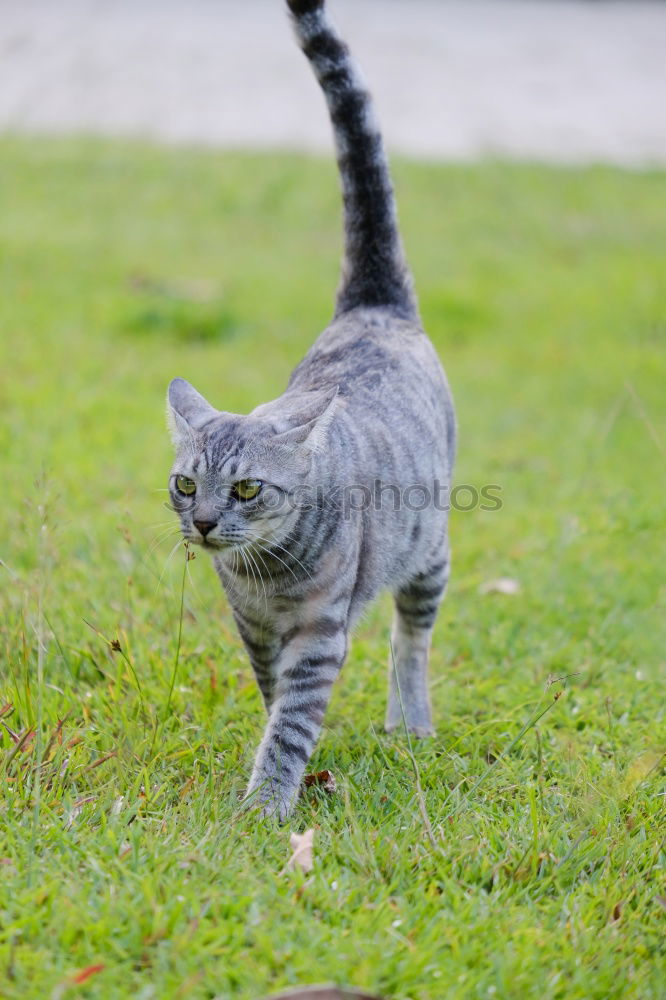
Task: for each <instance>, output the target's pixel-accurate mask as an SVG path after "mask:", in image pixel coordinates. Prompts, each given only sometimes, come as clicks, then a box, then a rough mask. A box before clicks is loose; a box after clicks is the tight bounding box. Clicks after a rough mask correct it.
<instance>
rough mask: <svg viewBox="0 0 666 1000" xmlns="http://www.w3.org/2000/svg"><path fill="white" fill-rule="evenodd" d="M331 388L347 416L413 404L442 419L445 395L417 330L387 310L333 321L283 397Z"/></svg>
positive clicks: (436, 364) (435, 361)
mask: <svg viewBox="0 0 666 1000" xmlns="http://www.w3.org/2000/svg"><path fill="white" fill-rule="evenodd" d="M336 386H337V388H338V392H339V395H340V396H341V397H342V398H343V399H345V402H346V408H347V409H348V410H352V411H353V410H356V409H357V408H358V409H359V410H363V411H367V408H368V405H371V404H373V403H374V404H375V405H381V404H389V409H390V408H391V405H392V406H393V408H394V409H404V407H405V406H407V407H409V405H410V403H413V405H414V406H415V407H418V408H419V409H422V408H423V406H427V407H428V408H431V409H432V410H433V411H435V412H436V411H440V412H442V413H445V412H446V410H447V405H446V404H447V399H448V397H449V395H450V394H449V390H448V385H447V383H446V379H445V376H444V372H443V369H442V366H441V363H440V361H439V358H438V357H437V353H436V351H435V349H434V347H433V345H432V343H431V341H430V340H429V338H428V336H427V335H426V334H425V332H424V331H423V329H422V327H421V325H420V324H419V323H417V322H414V321H413V320H411V319H403V318H401V317H399V316H397V315H395V313H394V312H393V311H392V310H390V309H386V308H367V307H359V308H357V309H354V310H352V311H350V312H349V313H346V314H344V315H343V316H339V317H338V318H336V319H335V320H334V321H333V322H332V323H331V324H330V326H328V327H327V328H326V329H325V330H324V331H323V333H321V334H320V336H319V337H318V338H317V340H316V341H315V343H314V344H313V345H312V347H311V348H310V350H309V351H308V353H307V354H306V355H305V357H304V358H303V360H302V361H301V362H300V364H298V365H297V366H296V368H295V369H294V371H293V373H292V375H291V378H290V380H289V386H288V389H287V392H292V391H294V392H304V391H312V390H318V389H323V388H327V389H328V388H330V389H333V388H335V387H336ZM410 397H411V398H410ZM383 408H384V407H383V405H382V409H383ZM433 415H434V412H433Z"/></svg>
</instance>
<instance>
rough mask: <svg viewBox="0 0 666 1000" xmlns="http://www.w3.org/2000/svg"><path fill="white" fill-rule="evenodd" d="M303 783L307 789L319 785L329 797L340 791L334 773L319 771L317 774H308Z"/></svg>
mask: <svg viewBox="0 0 666 1000" xmlns="http://www.w3.org/2000/svg"><path fill="white" fill-rule="evenodd" d="M303 781H304V784H305V787H306V788H312V787H313V786H315V785H319V787H321V788H323V789H324V791H325V792H328V793H329V795H333V793H334V792H337V790H338V783H337V781H336V780H335V775H334V774H333V772H332V771H317V772H316V773H315V774H306V775H305V778H304V779H303Z"/></svg>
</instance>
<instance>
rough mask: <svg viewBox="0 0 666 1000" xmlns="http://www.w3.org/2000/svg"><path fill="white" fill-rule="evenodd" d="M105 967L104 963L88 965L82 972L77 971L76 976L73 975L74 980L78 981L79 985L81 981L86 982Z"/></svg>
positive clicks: (74, 981)
mask: <svg viewBox="0 0 666 1000" xmlns="http://www.w3.org/2000/svg"><path fill="white" fill-rule="evenodd" d="M104 968H105V966H104V965H87V966H86V967H85V969H81V971H80V972H77V973H76V974H75V975H74V976H72V982H73V983H76V984H77V986H78V985H80V984H81V983H85V982H86V981H87V980H88V979H91V978H92V976H96V975H97V973H98V972H101V971H102V969H104Z"/></svg>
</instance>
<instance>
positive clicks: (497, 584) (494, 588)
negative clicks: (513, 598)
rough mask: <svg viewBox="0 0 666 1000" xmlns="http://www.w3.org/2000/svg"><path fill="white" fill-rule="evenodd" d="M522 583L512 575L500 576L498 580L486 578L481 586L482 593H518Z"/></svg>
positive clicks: (480, 591)
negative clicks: (512, 577)
mask: <svg viewBox="0 0 666 1000" xmlns="http://www.w3.org/2000/svg"><path fill="white" fill-rule="evenodd" d="M520 589H521V588H520V584H519V583H518V581H517V580H513V579H511V577H510V576H500V577H499V578H498V579H497V580H486V582H485V583H482V584H481V586H480V587H479V593H480V594H518V593H520Z"/></svg>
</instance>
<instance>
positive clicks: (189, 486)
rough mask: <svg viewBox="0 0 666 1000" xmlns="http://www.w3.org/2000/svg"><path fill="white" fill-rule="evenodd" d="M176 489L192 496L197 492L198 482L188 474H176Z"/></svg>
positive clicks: (187, 495)
mask: <svg viewBox="0 0 666 1000" xmlns="http://www.w3.org/2000/svg"><path fill="white" fill-rule="evenodd" d="M176 489H177V490H178V492H179V493H183V494H184V495H185V496H186V497H191V496H192V494H193V493H195V492H196V489H197V484H196V483H195V482H194V480H193V479H188V477H187V476H176Z"/></svg>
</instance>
